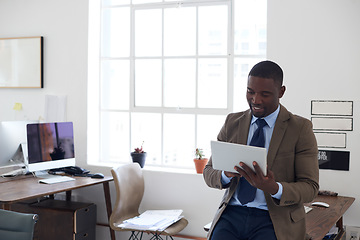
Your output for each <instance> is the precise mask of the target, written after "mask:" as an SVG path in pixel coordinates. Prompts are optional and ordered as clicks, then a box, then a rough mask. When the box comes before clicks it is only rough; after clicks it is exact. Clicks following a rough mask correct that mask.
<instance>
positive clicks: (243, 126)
mask: <svg viewBox="0 0 360 240" xmlns="http://www.w3.org/2000/svg"><path fill="white" fill-rule="evenodd" d="M250 121H251V112H250V110H247V111H246V112H245V114H244V115H242V116H241V117H240V119H239V133H238V139H237V141H238V143H240V144H244V145H246V144H247V139H248V134H249V128H250Z"/></svg>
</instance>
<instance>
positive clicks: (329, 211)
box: [305, 195, 355, 240]
mask: <svg viewBox="0 0 360 240" xmlns="http://www.w3.org/2000/svg"><path fill="white" fill-rule="evenodd" d="M354 200H355V198H353V197H341V196H337V197H332V196H320V195H319V196H317V197H316V198H315V199H314V201H312V202H326V203H328V204H329V205H330V207H329V208H324V207H315V206H311V207H312V208H313V209H312V210H311V211H310V212H308V213H307V214H306V232H307V234H308V235H309V236H310V237H311V239H312V240H322V239H323V237H324V236H325V235H326V234H327V233H328V232H329V230H330V229H331V228H332V227H333V226H334V225H335V224H336V226H337V227H338V228H339V233H338V235H337V237H336V238H335V239H337V240H340V239H341V238H342V236H343V235H344V233H345V231H344V226H343V215H344V213H345V212H346V211H347V210H348V208H349V207H350V206H351V204H352V203H353V202H354ZM305 205H307V206H310V204H305Z"/></svg>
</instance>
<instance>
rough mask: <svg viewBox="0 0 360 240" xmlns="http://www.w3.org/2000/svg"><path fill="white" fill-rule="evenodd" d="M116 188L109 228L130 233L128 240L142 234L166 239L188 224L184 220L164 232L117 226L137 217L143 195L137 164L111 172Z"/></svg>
mask: <svg viewBox="0 0 360 240" xmlns="http://www.w3.org/2000/svg"><path fill="white" fill-rule="evenodd" d="M111 174H112V176H113V178H114V183H115V188H116V202H115V205H114V209H113V211H112V214H111V216H110V227H111V228H112V229H114V230H115V231H131V236H130V238H129V240H130V239H141V238H142V235H143V233H144V232H146V233H150V234H153V237H152V238H151V239H157V240H158V239H163V238H162V237H161V235H163V236H166V239H167V238H168V237H170V239H173V238H172V236H174V235H176V234H178V233H179V232H180V231H182V230H183V229H184V228H185V227H186V226H187V224H188V221H187V220H186V219H185V218H182V219H181V220H179V221H178V222H176V223H174V224H172V225H171V226H169V227H168V228H166V229H165V230H164V231H161V232H159V231H152V230H141V231H139V230H136V229H130V228H122V227H119V226H118V225H119V224H121V223H122V222H123V221H124V220H127V219H129V218H133V217H136V216H139V206H140V203H141V200H142V198H143V195H144V185H145V184H144V177H143V173H142V170H141V168H140V166H139V164H138V163H131V164H127V165H123V166H120V167H117V168H113V169H112V170H111Z"/></svg>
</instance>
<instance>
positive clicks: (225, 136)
mask: <svg viewBox="0 0 360 240" xmlns="http://www.w3.org/2000/svg"><path fill="white" fill-rule="evenodd" d="M285 90H286V89H285V86H283V71H282V69H281V68H280V66H278V65H277V64H276V63H274V62H271V61H263V62H260V63H258V64H256V65H255V66H254V67H253V68H252V69H251V71H250V73H249V76H248V83H247V93H246V98H247V101H248V104H249V106H250V109H249V110H247V111H245V112H239V113H231V114H229V115H228V116H227V118H226V121H225V124H224V126H223V127H222V129H221V130H220V133H219V135H218V141H224V142H231V143H238V144H248V145H253V144H252V143H253V141H258V140H259V139H260V142H261V144H262V146H263V147H265V148H266V149H267V152H268V153H267V168H268V169H267V176H264V175H263V174H262V172H261V170H260V168H259V166H258V165H257V163H256V162H253V165H254V168H255V171H256V172H253V171H252V170H251V169H250V168H249V166H246V165H245V164H244V163H242V162H241V163H239V164H240V166H241V167H242V169H241V168H239V167H234V169H235V170H236V171H237V172H238V173H231V172H224V171H220V170H215V169H213V167H212V159H211V158H210V160H209V163H208V164H207V165H206V167H205V169H204V173H203V175H204V179H205V182H206V183H207V185H208V186H210V187H212V188H217V189H226V192H225V194H224V196H223V199H222V201H221V203H220V206H219V209H218V211H217V213H216V215H215V217H214V220H213V222H212V226H211V228H210V231H209V234H208V238H209V239H211V240H224V239H225V240H245V239H249V240H264V239H266V240H272V239H278V240H290V239H291V240H304V239H305V238H306V233H305V211H304V207H303V203H304V202H310V201H312V200H313V199H314V197H315V196H316V195H317V193H318V189H319V184H318V180H319V168H318V161H317V143H316V139H315V136H314V133H313V131H312V124H311V122H310V121H309V120H307V119H305V118H302V117H300V116H296V115H293V114H292V113H290V112H288V111H287V109H286V108H285V107H284V106H282V105H281V104H280V98H281V97H282V96H283V95H284V93H285ZM258 119H259V120H258ZM257 120H258V121H257ZM260 122H263V124H262V125H261V124H260ZM255 138H256V139H255ZM254 146H259V145H256V144H255V145H254ZM244 198H249V199H248V200H244Z"/></svg>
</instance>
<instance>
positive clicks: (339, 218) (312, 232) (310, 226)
mask: <svg viewBox="0 0 360 240" xmlns="http://www.w3.org/2000/svg"><path fill="white" fill-rule="evenodd" d="M354 200H355V198H353V197H341V196H337V197H332V196H320V195H319V196H317V197H316V198H315V199H314V201H312V202H326V203H328V204H329V205H330V207H329V208H324V207H315V206H310V204H311V203H312V202H311V203H307V204H304V205H305V206H309V207H312V210H311V211H310V212H308V213H307V214H306V233H307V234H308V235H309V236H310V237H311V240H322V239H323V238H324V237H325V235H326V234H327V233H328V232H329V231H330V229H331V228H332V227H333V226H334V225H335V224H336V226H337V227H338V228H339V232H338V235H337V236H336V238H335V239H336V240H340V239H341V238H342V237H343V235H344V233H345V230H344V226H343V215H344V213H345V212H346V211H347V210H348V208H349V207H350V206H351V204H352V203H353V202H354ZM209 228H210V225H206V226H204V230H205V231H209Z"/></svg>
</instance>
